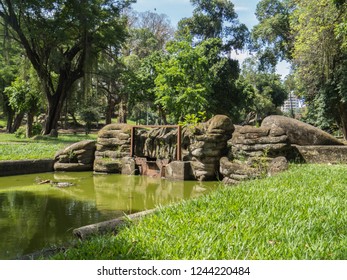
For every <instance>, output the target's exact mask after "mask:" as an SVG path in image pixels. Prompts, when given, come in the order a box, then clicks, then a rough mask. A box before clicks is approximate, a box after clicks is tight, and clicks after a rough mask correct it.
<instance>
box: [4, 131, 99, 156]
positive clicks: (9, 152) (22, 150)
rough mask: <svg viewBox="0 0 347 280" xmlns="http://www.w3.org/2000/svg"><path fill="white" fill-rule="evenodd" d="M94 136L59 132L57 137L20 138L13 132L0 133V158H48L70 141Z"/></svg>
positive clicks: (91, 138) (73, 141)
mask: <svg viewBox="0 0 347 280" xmlns="http://www.w3.org/2000/svg"><path fill="white" fill-rule="evenodd" d="M96 138H97V135H96V134H89V135H85V134H60V135H59V137H58V138H53V137H48V136H40V137H37V138H34V139H27V138H24V139H20V138H16V137H15V135H14V134H7V133H0V160H24V159H49V158H53V157H54V155H55V153H56V152H57V151H59V150H61V149H63V148H64V147H66V146H68V145H70V144H72V143H75V142H79V141H82V140H95V139H96Z"/></svg>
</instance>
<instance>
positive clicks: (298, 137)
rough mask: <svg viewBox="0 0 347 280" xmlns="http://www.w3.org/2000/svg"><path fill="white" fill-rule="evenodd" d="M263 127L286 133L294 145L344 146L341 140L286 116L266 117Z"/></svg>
mask: <svg viewBox="0 0 347 280" xmlns="http://www.w3.org/2000/svg"><path fill="white" fill-rule="evenodd" d="M261 127H271V128H274V127H277V128H281V129H283V130H284V131H285V133H286V134H287V136H288V141H289V143H290V144H293V145H300V146H311V145H343V143H341V142H340V141H339V140H337V139H336V138H335V137H333V136H332V135H330V134H329V133H326V132H324V131H323V130H321V129H319V128H316V127H314V126H312V125H309V124H307V123H304V122H301V121H298V120H296V119H292V118H288V117H285V116H275V115H273V116H269V117H266V118H265V119H264V120H263V122H262V124H261Z"/></svg>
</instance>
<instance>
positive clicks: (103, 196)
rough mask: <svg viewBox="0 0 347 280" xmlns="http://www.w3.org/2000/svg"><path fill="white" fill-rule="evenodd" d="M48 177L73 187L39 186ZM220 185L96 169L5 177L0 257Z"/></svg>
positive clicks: (0, 181) (0, 193)
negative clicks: (107, 173) (98, 171)
mask: <svg viewBox="0 0 347 280" xmlns="http://www.w3.org/2000/svg"><path fill="white" fill-rule="evenodd" d="M45 180H52V181H55V182H69V183H72V184H73V185H72V186H70V187H66V188H57V187H54V186H52V185H51V184H49V183H48V184H37V182H42V181H45ZM217 185H218V184H217V183H216V182H204V183H199V182H195V181H185V182H182V181H169V180H165V179H159V178H151V177H145V176H127V175H115V174H114V175H95V174H93V173H91V172H76V173H69V172H66V173H43V174H31V175H20V176H9V177H0V259H16V258H19V257H21V256H23V255H26V254H29V253H32V252H35V251H39V250H41V249H43V248H49V247H51V246H53V245H58V246H59V245H63V244H66V243H69V242H70V241H72V240H73V239H74V237H73V235H72V230H73V229H75V228H78V227H81V226H84V225H88V224H93V223H97V222H101V221H105V220H108V219H114V218H117V217H120V216H122V215H124V214H131V213H135V212H139V211H142V210H146V209H152V208H154V207H157V206H159V205H167V204H171V203H175V202H178V201H180V200H182V199H190V198H193V197H197V196H200V195H202V194H206V193H208V192H209V191H211V190H214V189H216V188H217Z"/></svg>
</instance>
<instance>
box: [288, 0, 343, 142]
mask: <svg viewBox="0 0 347 280" xmlns="http://www.w3.org/2000/svg"><path fill="white" fill-rule="evenodd" d="M343 5H344V7H340V8H338V7H336V6H335V5H334V2H333V1H332V0H319V1H313V0H305V1H304V0H300V1H297V9H296V10H295V13H294V18H295V21H293V27H292V29H293V31H294V33H295V44H294V52H293V57H294V63H295V68H296V75H297V77H298V80H299V81H300V82H301V84H302V86H303V88H304V89H305V98H306V102H307V104H308V106H309V109H310V114H311V116H313V118H311V119H310V120H311V121H313V122H314V123H315V124H317V125H322V124H324V122H323V121H322V120H329V119H332V120H335V122H336V123H337V124H338V125H339V126H340V128H341V130H342V132H343V134H344V136H345V137H347V78H346V71H347V49H346V48H345V47H344V44H345V43H346V41H345V37H344V36H341V35H342V34H340V33H339V27H341V25H343V24H344V23H345V21H346V20H345V17H344V16H343V15H344V9H345V8H346V7H345V5H346V3H343Z"/></svg>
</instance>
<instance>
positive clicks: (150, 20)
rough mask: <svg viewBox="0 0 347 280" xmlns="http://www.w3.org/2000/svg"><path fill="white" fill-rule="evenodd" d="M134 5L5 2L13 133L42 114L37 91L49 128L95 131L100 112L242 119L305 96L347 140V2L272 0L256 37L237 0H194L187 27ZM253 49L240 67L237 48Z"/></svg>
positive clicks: (311, 115) (3, 86) (144, 119)
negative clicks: (286, 71)
mask: <svg viewBox="0 0 347 280" xmlns="http://www.w3.org/2000/svg"><path fill="white" fill-rule="evenodd" d="M134 2H135V0H134V1H133V0H93V1H92V0H87V1H82V0H42V1H36V0H28V1H20V0H0V35H1V36H2V37H1V38H3V40H1V41H0V61H1V65H2V67H1V69H0V97H1V98H0V102H1V104H2V112H3V115H4V116H5V117H6V120H7V131H9V132H14V131H15V130H16V129H17V128H18V127H19V126H20V125H21V124H22V120H23V119H26V118H31V117H32V116H31V115H32V114H31V113H30V112H33V111H34V109H33V108H31V107H30V104H32V103H35V102H36V101H35V102H31V101H32V100H33V99H31V97H33V96H35V98H38V99H39V100H37V104H39V105H40V106H39V108H36V109H35V110H36V112H37V114H41V119H42V115H43V114H44V118H43V119H44V120H45V122H44V123H43V133H44V134H49V133H50V131H51V130H52V129H57V128H59V127H61V126H63V125H64V126H65V125H66V126H68V125H69V123H68V120H69V118H72V119H73V123H74V125H76V124H78V122H79V121H81V122H84V123H86V124H88V126H91V125H92V123H93V122H97V121H99V119H100V118H99V117H101V120H100V121H102V122H104V123H111V122H112V121H114V119H116V120H117V121H118V122H127V121H128V120H129V119H131V120H132V121H135V122H139V123H147V124H149V123H154V122H156V123H177V122H188V121H196V120H198V119H199V120H203V119H204V118H205V117H210V116H212V115H214V114H225V115H228V116H230V117H231V118H232V119H233V121H234V122H235V123H243V122H244V120H245V119H247V115H249V114H250V113H256V114H257V116H258V117H259V118H263V117H265V116H266V115H268V114H274V113H275V114H277V113H280V111H279V107H280V106H281V105H282V104H283V102H284V100H285V99H286V97H287V95H288V94H289V93H294V94H296V95H299V96H300V97H301V98H303V99H304V100H305V104H306V105H307V106H306V108H305V110H306V111H305V112H303V113H302V114H301V117H302V119H303V120H305V121H307V122H309V123H311V124H314V125H317V126H320V127H321V128H323V129H331V128H335V127H338V128H339V129H340V130H341V131H342V132H343V134H344V135H345V137H346V136H347V103H346V102H347V95H346V92H347V90H346V89H347V78H346V77H347V76H346V74H345V73H346V70H347V20H346V18H347V3H346V1H344V0H317V1H313V0H261V1H259V2H258V4H257V8H256V13H255V15H256V17H257V18H258V20H259V24H257V25H256V26H254V28H253V29H252V30H251V32H249V30H248V29H247V27H246V25H245V24H243V23H241V22H240V21H239V19H238V14H237V12H236V10H235V6H234V4H233V1H230V0H212V1H207V0H191V1H190V3H191V5H192V6H193V12H192V15H191V16H190V17H187V18H184V19H182V20H181V21H179V23H178V25H177V27H176V28H175V27H174V26H172V25H171V23H170V20H169V18H168V17H167V16H166V15H164V14H157V13H155V12H153V11H147V12H143V13H139V12H136V11H134V10H132V9H131V4H132V3H134ZM246 49H248V50H249V51H250V53H251V54H252V55H251V57H249V58H248V59H246V60H245V61H244V63H243V65H242V66H241V67H240V65H239V61H237V60H236V59H233V58H232V56H231V54H232V53H235V52H238V51H243V50H246ZM282 60H285V61H287V62H289V63H290V64H291V65H292V70H291V74H290V76H288V77H287V78H286V79H283V77H282V78H281V77H280V76H279V75H278V74H277V73H276V66H277V64H278V62H280V61H282ZM23 61H29V62H30V64H31V67H30V75H29V76H30V77H29V76H28V75H23V73H21V68H23V65H22V64H21V63H22V62H23ZM33 81H35V82H33ZM21 100H22V101H23V102H21ZM30 100H31V101H30ZM24 105H25V106H24ZM29 113H30V114H31V115H30V116H29ZM90 113H92V114H90Z"/></svg>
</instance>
